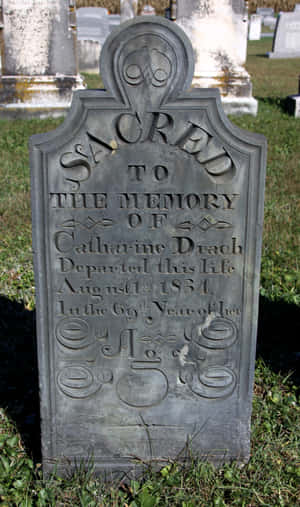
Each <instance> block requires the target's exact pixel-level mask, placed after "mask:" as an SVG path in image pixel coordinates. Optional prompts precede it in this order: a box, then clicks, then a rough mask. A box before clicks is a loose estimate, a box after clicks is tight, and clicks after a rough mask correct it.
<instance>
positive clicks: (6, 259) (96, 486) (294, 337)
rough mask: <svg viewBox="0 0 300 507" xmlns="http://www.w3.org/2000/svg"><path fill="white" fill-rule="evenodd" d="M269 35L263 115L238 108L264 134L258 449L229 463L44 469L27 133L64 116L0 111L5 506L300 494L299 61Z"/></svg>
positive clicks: (255, 68)
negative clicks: (280, 52)
mask: <svg viewBox="0 0 300 507" xmlns="http://www.w3.org/2000/svg"><path fill="white" fill-rule="evenodd" d="M271 44H272V41H271V40H270V39H262V40H261V41H252V42H250V43H249V46H248V61H247V68H248V70H249V72H250V75H251V76H252V80H253V83H254V92H253V95H254V96H255V97H256V98H258V99H259V112H258V115H257V117H256V118H254V117H251V116H241V117H233V118H231V120H232V121H233V122H234V123H236V124H237V125H238V126H240V127H242V128H244V129H247V130H251V131H254V132H259V133H262V134H264V135H265V136H266V137H267V139H268V165H267V181H266V198H265V225H264V241H263V255H262V271H261V289H260V316H259V328H258V350H257V364H256V376H255V387H254V401H253V416H252V450H251V459H250V461H249V463H248V464H247V465H245V466H242V467H241V466H238V465H237V464H235V463H232V464H230V465H226V466H223V467H221V468H218V469H215V468H214V467H213V466H211V465H209V464H208V463H200V462H197V460H196V459H194V457H193V456H191V460H190V463H189V464H188V465H182V464H180V460H178V462H168V461H166V463H165V466H164V467H163V468H162V469H161V470H160V471H156V472H155V471H153V470H151V468H150V467H147V463H145V468H146V471H145V475H144V476H143V477H142V478H140V479H139V480H136V481H131V482H126V481H124V482H119V483H115V484H106V485H105V484H103V483H102V482H101V481H100V480H99V479H97V478H95V477H94V475H93V463H92V461H93V459H92V456H91V464H90V469H89V470H88V472H84V470H83V468H82V466H81V464H80V463H78V472H77V474H75V475H74V476H73V477H67V478H60V477H56V476H55V475H54V476H53V477H51V478H49V479H47V480H45V479H43V477H42V473H41V465H40V462H41V456H40V434H39V419H38V413H39V401H38V378H37V363H36V345H35V342H34V335H35V312H34V307H35V302H34V279H33V271H32V251H31V216H30V193H29V188H30V174H29V161H28V139H29V136H30V135H32V134H35V133H38V132H46V131H49V130H52V129H54V128H55V127H56V126H58V125H59V124H60V123H61V121H62V120H61V119H56V120H54V119H52V120H28V121H21V120H19V121H13V122H9V121H4V120H1V121H0V133H1V135H0V160H1V163H0V279H1V295H0V504H1V505H3V506H13V505H17V506H24V507H25V506H31V505H37V506H48V505H53V506H59V505H81V506H91V507H93V506H95V507H96V506H105V507H106V506H126V505H127V506H131V507H134V506H135V507H139V506H141V507H152V506H166V505H170V506H171V505H172V506H182V507H192V506H205V505H215V506H226V505H238V506H242V505H243V506H256V505H265V506H269V505H276V506H278V505H280V506H287V505H289V506H293V505H295V506H296V505H299V503H300V497H299V477H300V474H299V471H300V470H299V467H297V458H298V456H299V428H300V417H299V415H300V410H299V405H298V404H297V388H298V387H299V380H300V379H299V372H298V375H297V371H296V367H297V364H296V360H297V357H298V358H299V354H298V356H297V354H296V351H297V341H298V339H299V338H298V337H299V328H298V329H297V318H298V325H299V306H300V295H299V288H300V278H299V230H297V213H298V216H299V175H300V142H299V139H300V120H299V119H295V118H293V117H291V116H288V115H287V114H286V113H285V111H284V102H285V98H286V96H287V95H289V94H295V93H297V84H298V74H299V69H300V65H299V62H300V61H299V59H297V60H292V59H289V60H270V59H267V58H265V57H264V55H265V53H266V52H267V51H269V50H270V49H271ZM85 77H86V81H87V83H88V85H89V87H91V88H92V87H99V86H101V85H100V84H99V78H98V77H97V76H92V75H86V76H85ZM297 206H298V209H297ZM297 446H298V447H297ZM179 458H180V457H179ZM137 459H138V458H137ZM298 464H299V463H298ZM297 486H298V488H297Z"/></svg>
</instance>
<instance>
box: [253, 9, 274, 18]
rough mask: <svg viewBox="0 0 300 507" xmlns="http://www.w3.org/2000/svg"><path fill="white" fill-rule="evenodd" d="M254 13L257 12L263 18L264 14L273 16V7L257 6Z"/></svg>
mask: <svg viewBox="0 0 300 507" xmlns="http://www.w3.org/2000/svg"><path fill="white" fill-rule="evenodd" d="M256 14H258V15H259V16H261V17H262V18H264V17H266V16H273V15H274V9H273V7H257V9H256Z"/></svg>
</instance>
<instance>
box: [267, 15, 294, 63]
mask: <svg viewBox="0 0 300 507" xmlns="http://www.w3.org/2000/svg"><path fill="white" fill-rule="evenodd" d="M267 55H268V57H269V58H299V57H300V12H299V11H298V12H297V11H296V12H280V13H279V16H278V18H277V24H276V28H275V34H274V38H273V46H272V51H271V52H269V53H267Z"/></svg>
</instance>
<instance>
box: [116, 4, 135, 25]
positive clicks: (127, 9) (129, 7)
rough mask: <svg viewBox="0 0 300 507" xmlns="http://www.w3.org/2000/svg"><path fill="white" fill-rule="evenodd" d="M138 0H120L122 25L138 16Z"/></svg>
mask: <svg viewBox="0 0 300 507" xmlns="http://www.w3.org/2000/svg"><path fill="white" fill-rule="evenodd" d="M137 7H138V2H137V0H120V10H121V23H123V22H124V21H126V20H127V19H131V18H134V17H135V16H136V15H137Z"/></svg>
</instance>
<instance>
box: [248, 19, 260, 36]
mask: <svg viewBox="0 0 300 507" xmlns="http://www.w3.org/2000/svg"><path fill="white" fill-rule="evenodd" d="M248 38H249V40H260V38H261V16H259V15H258V14H252V16H250V23H249V35H248Z"/></svg>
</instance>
